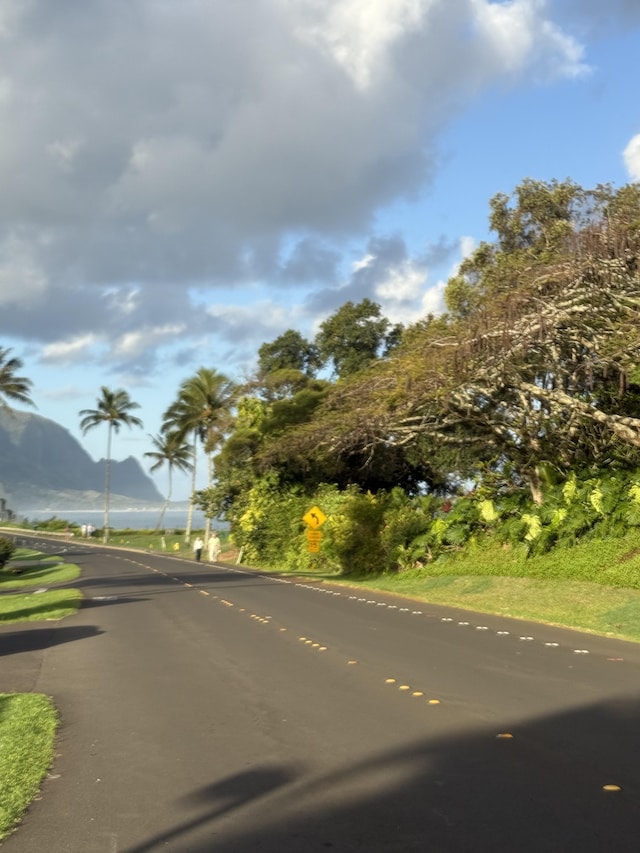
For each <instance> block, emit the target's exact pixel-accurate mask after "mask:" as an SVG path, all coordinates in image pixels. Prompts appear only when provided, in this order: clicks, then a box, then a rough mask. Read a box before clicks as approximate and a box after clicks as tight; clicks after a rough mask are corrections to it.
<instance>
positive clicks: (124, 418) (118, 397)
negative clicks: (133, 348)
mask: <svg viewBox="0 0 640 853" xmlns="http://www.w3.org/2000/svg"><path fill="white" fill-rule="evenodd" d="M139 408H140V405H139V404H138V403H134V402H133V400H132V399H131V398H130V397H129V394H128V393H127V392H126V391H124V390H123V389H122V388H120V389H118V390H115V391H114V390H112V389H110V388H107V387H106V386H105V385H103V386H102V387H101V389H100V396H99V397H98V399H97V402H96V408H95V409H82V410H81V411H80V412H79V414H80V416H81V420H80V429H81V430H82V432H83V433H85V434H86V433H87V432H88V431H89V430H91V429H94V428H95V427H97V426H101V425H102V424H106V425H107V455H106V458H105V462H104V525H103V528H104V530H103V541H104V542H105V544H106V543H108V541H109V499H110V492H111V441H112V434H113V433H114V432H115V433H118V432H120V427H122V426H127V427H134V426H137V427H141V426H142V425H143V424H142V421H141V420H140V418H138V417H137V416H136V415H133V414H131V413H132V411H133V410H134V409H139Z"/></svg>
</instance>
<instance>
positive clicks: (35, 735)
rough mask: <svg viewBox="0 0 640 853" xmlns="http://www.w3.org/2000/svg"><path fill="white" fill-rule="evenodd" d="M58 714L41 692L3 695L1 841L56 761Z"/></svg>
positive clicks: (0, 708)
mask: <svg viewBox="0 0 640 853" xmlns="http://www.w3.org/2000/svg"><path fill="white" fill-rule="evenodd" d="M57 721H58V717H57V713H56V709H55V707H54V705H53V702H52V701H51V699H49V697H48V696H43V695H42V694H39V693H22V694H15V695H14V694H6V693H0V838H3V837H4V836H6V835H7V834H8V833H9V832H11V830H12V829H13V827H14V826H15V825H16V823H17V821H18V820H19V819H20V817H21V815H22V814H23V812H24V810H25V809H26V808H27V806H28V805H29V803H30V802H31V801H32V800H33V798H34V797H35V795H36V794H37V792H38V789H39V787H40V785H41V783H42V780H43V779H44V777H45V774H46V772H47V770H48V769H49V767H50V766H51V762H52V761H53V743H54V736H55V731H56V726H57Z"/></svg>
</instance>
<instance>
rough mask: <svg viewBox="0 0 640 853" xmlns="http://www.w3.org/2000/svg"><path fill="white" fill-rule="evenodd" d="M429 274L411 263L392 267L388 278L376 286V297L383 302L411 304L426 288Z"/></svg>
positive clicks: (407, 262)
mask: <svg viewBox="0 0 640 853" xmlns="http://www.w3.org/2000/svg"><path fill="white" fill-rule="evenodd" d="M428 275H429V274H428V272H427V270H426V269H424V268H423V267H419V266H416V264H414V263H413V262H411V261H406V262H404V263H403V264H401V265H399V266H396V267H391V269H389V270H388V272H387V275H386V277H385V278H384V279H383V280H382V281H379V282H378V283H377V284H376V286H375V295H376V297H378V299H380V300H381V301H382V302H384V303H386V304H389V303H393V302H397V303H402V302H411V301H413V300H414V299H415V298H416V297H417V296H418V294H419V293H420V292H421V291H422V289H423V288H424V285H425V283H426V281H427V278H428Z"/></svg>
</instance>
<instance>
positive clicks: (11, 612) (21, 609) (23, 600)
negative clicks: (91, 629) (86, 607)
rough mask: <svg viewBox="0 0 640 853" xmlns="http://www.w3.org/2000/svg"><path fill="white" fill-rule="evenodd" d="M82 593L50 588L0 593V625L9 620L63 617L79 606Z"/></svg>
mask: <svg viewBox="0 0 640 853" xmlns="http://www.w3.org/2000/svg"><path fill="white" fill-rule="evenodd" d="M81 601H82V593H81V592H80V591H79V590H77V589H50V590H47V591H46V592H39V593H34V592H30V593H16V594H7V595H0V625H6V624H8V623H9V622H36V621H38V620H42V619H63V618H64V617H65V616H71V614H72V613H75V612H76V611H77V610H78V608H79V607H80V602H81Z"/></svg>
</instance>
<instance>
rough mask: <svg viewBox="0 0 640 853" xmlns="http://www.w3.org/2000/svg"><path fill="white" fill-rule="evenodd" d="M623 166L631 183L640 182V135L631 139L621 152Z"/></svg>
mask: <svg viewBox="0 0 640 853" xmlns="http://www.w3.org/2000/svg"><path fill="white" fill-rule="evenodd" d="M623 157H624V164H625V166H626V169H627V172H628V173H629V177H630V178H631V180H632V181H640V133H638V134H637V135H636V136H634V137H633V139H632V140H631V141H630V142H629V144H628V145H627V147H626V148H625V149H624V152H623Z"/></svg>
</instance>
